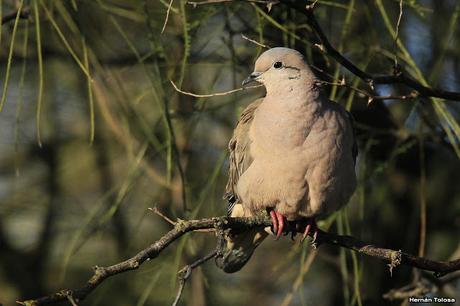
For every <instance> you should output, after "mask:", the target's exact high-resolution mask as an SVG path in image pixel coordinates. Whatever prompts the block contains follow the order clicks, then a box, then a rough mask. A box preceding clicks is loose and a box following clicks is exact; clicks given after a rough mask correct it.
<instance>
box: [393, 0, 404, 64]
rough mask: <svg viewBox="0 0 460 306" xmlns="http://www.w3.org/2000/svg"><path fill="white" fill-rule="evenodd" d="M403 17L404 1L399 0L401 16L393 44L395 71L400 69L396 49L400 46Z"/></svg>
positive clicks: (397, 23)
mask: <svg viewBox="0 0 460 306" xmlns="http://www.w3.org/2000/svg"><path fill="white" fill-rule="evenodd" d="M402 15H403V0H399V16H398V21H397V22H396V32H395V39H394V42H393V44H394V45H393V52H394V54H395V62H394V69H398V55H397V54H396V48H397V46H398V39H399V26H400V25H401V19H402Z"/></svg>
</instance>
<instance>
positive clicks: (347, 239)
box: [18, 216, 460, 306]
mask: <svg viewBox="0 0 460 306" xmlns="http://www.w3.org/2000/svg"><path fill="white" fill-rule="evenodd" d="M271 224H272V223H271V219H270V218H269V217H268V216H264V217H256V218H231V217H226V216H223V217H214V218H205V219H200V220H189V221H185V220H180V221H178V222H177V223H176V225H175V226H174V228H173V229H171V230H170V231H169V232H168V233H166V234H165V235H164V236H163V237H161V238H160V239H159V240H157V241H156V242H154V243H153V244H151V245H150V246H148V247H146V248H145V249H143V250H141V251H139V253H137V254H136V255H134V256H133V257H131V258H130V259H127V260H125V261H123V262H120V263H117V264H114V265H112V266H108V267H99V266H96V267H95V268H94V274H93V276H92V277H91V278H90V279H89V280H88V282H87V283H86V284H85V285H84V286H83V287H81V288H79V289H76V290H72V291H71V292H72V297H73V298H74V299H75V300H76V301H82V300H84V299H85V298H86V297H87V296H88V295H89V294H90V293H91V292H92V291H93V290H94V289H96V288H97V287H98V286H99V285H100V284H101V283H102V282H104V281H105V280H106V279H107V278H109V277H111V276H114V275H117V274H120V273H124V272H127V271H132V270H136V269H138V268H139V267H140V266H141V265H142V264H143V263H144V262H146V261H148V260H152V259H155V258H156V257H158V256H159V255H160V253H161V252H162V251H163V250H164V249H166V248H167V247H168V246H169V245H170V244H171V243H173V242H174V241H176V240H177V239H179V238H180V237H182V236H183V235H184V234H186V233H188V232H192V231H196V230H199V229H216V230H218V231H220V230H225V229H229V228H231V229H233V230H238V231H244V230H249V229H251V228H256V227H266V226H270V225H271ZM296 230H298V231H299V232H302V233H303V231H304V229H302V228H299V229H296ZM318 238H319V243H321V244H331V245H336V246H340V247H344V248H347V249H350V250H353V251H355V252H358V253H360V254H364V255H368V256H371V257H375V258H378V259H382V260H385V261H387V262H390V263H391V265H392V268H395V267H396V266H397V265H398V264H399V265H406V266H411V267H416V268H418V269H422V270H426V271H432V272H436V275H437V276H442V275H445V274H448V273H451V272H454V271H458V270H460V259H456V260H451V261H434V260H430V259H427V258H423V257H417V256H413V255H410V254H407V253H405V252H401V251H395V250H391V249H385V248H379V247H376V246H374V245H371V244H368V243H365V242H363V241H360V240H358V239H356V238H354V237H351V236H341V235H336V234H333V233H327V232H321V233H320V236H319V237H318ZM68 292H69V290H68V289H66V290H61V291H59V292H57V293H53V294H50V295H47V296H43V297H40V298H38V299H34V300H28V301H22V302H18V303H20V304H22V305H34V306H38V305H47V304H52V303H57V302H62V301H65V300H67V295H66V294H67V293H68Z"/></svg>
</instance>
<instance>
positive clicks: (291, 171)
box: [216, 48, 357, 272]
mask: <svg viewBox="0 0 460 306" xmlns="http://www.w3.org/2000/svg"><path fill="white" fill-rule="evenodd" d="M252 81H257V82H259V83H262V84H263V85H264V86H265V88H266V91H267V94H266V96H265V97H264V98H261V99H259V100H256V101H255V102H253V103H251V104H250V105H249V106H248V107H247V108H246V109H245V110H244V111H243V113H242V114H241V117H240V119H239V121H238V124H237V126H236V129H235V131H234V134H233V137H232V139H231V140H230V143H229V150H230V170H229V179H228V183H227V187H226V194H225V197H226V198H227V199H228V201H229V213H230V215H231V216H234V217H237V216H238V217H239V216H245V217H248V216H253V215H255V214H257V213H259V212H260V211H266V213H269V214H270V216H271V218H272V222H273V227H272V231H273V233H274V234H275V235H276V237H277V238H279V237H280V236H281V234H282V233H283V231H284V230H285V224H286V222H287V221H293V222H304V224H306V225H305V232H304V236H303V239H304V238H305V237H306V236H307V235H308V234H309V233H310V234H311V233H313V236H314V239H316V236H317V233H318V230H317V227H316V223H315V219H316V218H322V217H325V216H327V215H329V214H331V213H332V212H334V211H336V210H338V209H339V208H341V207H342V206H344V205H345V204H346V203H347V202H348V200H349V199H350V197H351V195H352V194H353V192H354V190H355V188H356V175H355V160H356V155H357V146H356V142H355V137H354V131H353V126H352V121H351V117H350V115H349V114H348V113H347V111H346V110H345V109H344V108H343V107H342V106H340V105H339V104H337V103H335V102H331V101H329V100H328V99H327V98H326V97H325V96H324V95H323V94H322V93H321V90H320V86H318V84H319V83H318V80H317V79H316V77H315V75H314V74H313V73H312V71H311V70H310V68H309V67H308V65H307V64H306V63H305V61H304V58H303V56H302V54H300V53H299V52H298V51H296V50H292V49H288V48H272V49H270V50H268V51H266V52H264V53H263V54H262V55H261V56H260V57H259V58H258V59H257V61H256V63H255V69H254V72H253V73H251V75H250V76H249V77H248V78H247V79H246V80H244V81H243V85H245V84H247V83H249V82H252ZM266 236H267V233H266V232H265V231H263V230H261V229H254V230H252V231H251V232H244V233H230V234H229V235H227V237H226V248H225V251H224V253H223V254H222V256H221V257H220V258H218V259H217V261H216V262H217V265H218V266H219V267H221V268H222V269H223V270H224V271H226V272H235V271H238V270H240V269H241V268H242V267H243V266H244V264H245V263H246V262H247V261H248V260H249V258H250V257H251V255H252V253H253V252H254V250H255V248H256V247H257V246H258V245H259V244H260V243H261V242H262V240H263V239H264V238H265V237H266Z"/></svg>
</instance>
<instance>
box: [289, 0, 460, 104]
mask: <svg viewBox="0 0 460 306" xmlns="http://www.w3.org/2000/svg"><path fill="white" fill-rule="evenodd" d="M280 2H281V3H283V4H285V5H287V6H289V7H291V8H293V9H295V10H296V11H299V12H300V13H302V14H303V15H305V16H306V17H307V23H308V25H309V26H310V27H311V28H312V30H313V32H314V33H315V34H316V36H317V37H318V40H319V41H320V43H321V44H320V45H318V48H319V49H320V50H322V51H323V52H324V53H326V54H327V55H329V56H331V57H332V58H334V59H335V60H336V61H337V62H338V63H340V64H341V65H342V66H343V67H345V68H346V69H347V70H349V71H350V72H351V73H353V74H354V75H356V76H357V77H359V78H360V79H362V80H363V81H365V82H367V83H369V84H370V85H371V87H372V86H373V85H375V84H397V83H398V84H403V85H406V86H407V87H410V88H412V89H415V90H416V91H418V92H419V93H420V95H423V96H426V97H437V98H443V99H447V100H454V101H460V92H454V91H447V90H443V89H439V88H431V87H427V86H424V85H422V84H421V83H420V82H418V81H416V80H414V79H412V78H410V77H408V76H407V75H405V74H404V72H402V71H397V72H395V74H392V75H380V76H376V75H372V74H369V73H367V72H365V71H363V70H361V69H360V68H358V67H357V66H356V65H355V64H353V63H352V62H351V61H349V60H348V59H347V58H345V57H344V56H343V55H342V54H341V53H340V52H339V51H337V50H336V49H335V48H334V47H333V46H332V45H331V43H330V42H329V40H328V38H327V36H326V35H325V34H324V32H323V30H322V28H321V26H320V25H319V23H318V21H317V19H316V17H315V15H314V13H313V11H314V5H307V6H306V7H305V6H304V5H303V4H302V3H301V2H299V1H291V0H280Z"/></svg>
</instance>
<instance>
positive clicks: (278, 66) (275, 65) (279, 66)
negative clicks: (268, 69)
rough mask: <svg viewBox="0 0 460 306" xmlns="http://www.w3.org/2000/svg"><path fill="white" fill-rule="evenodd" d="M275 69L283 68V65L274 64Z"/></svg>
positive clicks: (279, 63)
mask: <svg viewBox="0 0 460 306" xmlns="http://www.w3.org/2000/svg"><path fill="white" fill-rule="evenodd" d="M273 67H274V68H276V69H280V68H281V67H283V63H281V62H275V63H274V64H273Z"/></svg>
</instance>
